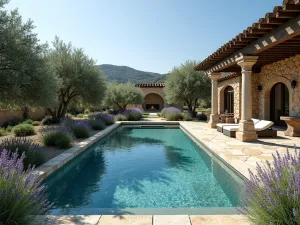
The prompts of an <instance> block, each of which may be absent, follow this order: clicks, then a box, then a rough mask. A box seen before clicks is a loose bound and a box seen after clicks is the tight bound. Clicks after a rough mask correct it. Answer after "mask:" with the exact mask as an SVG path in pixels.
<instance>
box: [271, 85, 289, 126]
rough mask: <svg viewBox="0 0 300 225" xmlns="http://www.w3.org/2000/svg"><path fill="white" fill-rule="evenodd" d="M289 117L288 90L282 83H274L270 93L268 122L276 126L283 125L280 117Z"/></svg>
mask: <svg viewBox="0 0 300 225" xmlns="http://www.w3.org/2000/svg"><path fill="white" fill-rule="evenodd" d="M288 115H289V89H288V87H287V86H286V85H285V84H284V83H281V82H279V83H276V84H274V86H273V87H272V88H271V92H270V120H271V121H273V122H274V123H275V124H276V125H285V123H284V121H281V120H280V117H281V116H288Z"/></svg>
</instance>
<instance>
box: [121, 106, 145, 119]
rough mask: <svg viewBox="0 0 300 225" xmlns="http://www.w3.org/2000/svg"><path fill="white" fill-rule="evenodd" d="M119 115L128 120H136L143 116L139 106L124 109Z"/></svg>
mask: <svg viewBox="0 0 300 225" xmlns="http://www.w3.org/2000/svg"><path fill="white" fill-rule="evenodd" d="M121 115H123V116H125V117H126V119H127V120H128V121H138V120H140V119H141V118H142V117H143V112H142V110H140V109H139V108H131V109H126V110H124V111H123V112H122V113H121Z"/></svg>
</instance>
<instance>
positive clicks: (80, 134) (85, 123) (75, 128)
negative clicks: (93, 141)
mask: <svg viewBox="0 0 300 225" xmlns="http://www.w3.org/2000/svg"><path fill="white" fill-rule="evenodd" d="M62 123H63V124H64V125H65V126H66V127H68V128H69V129H70V130H71V131H72V133H73V134H74V136H75V138H88V137H89V136H90V131H89V128H90V125H91V124H90V121H89V120H73V119H71V118H69V117H66V118H64V120H63V121H62Z"/></svg>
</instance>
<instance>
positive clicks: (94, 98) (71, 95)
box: [48, 37, 106, 119]
mask: <svg viewBox="0 0 300 225" xmlns="http://www.w3.org/2000/svg"><path fill="white" fill-rule="evenodd" d="M48 63H49V67H50V68H51V71H52V73H53V74H54V76H55V77H56V78H57V79H58V82H59V90H58V100H59V103H58V105H57V107H56V108H55V110H53V109H49V111H50V113H51V114H52V116H55V117H56V118H58V119H59V118H61V117H63V116H64V115H65V114H66V112H67V108H68V106H69V104H70V103H71V102H72V101H75V100H76V101H81V102H82V103H83V104H86V105H91V106H93V105H99V104H100V103H101V102H102V99H103V96H104V92H105V89H106V80H105V77H104V75H103V74H102V72H101V71H100V69H99V67H98V66H97V65H96V62H95V61H94V60H93V59H91V58H89V57H88V56H87V55H86V54H85V53H84V51H83V50H82V49H79V48H75V47H73V46H72V44H71V43H68V44H66V43H64V42H63V41H61V40H60V39H59V38H58V37H56V38H55V40H54V41H53V49H51V50H50V51H49V54H48Z"/></svg>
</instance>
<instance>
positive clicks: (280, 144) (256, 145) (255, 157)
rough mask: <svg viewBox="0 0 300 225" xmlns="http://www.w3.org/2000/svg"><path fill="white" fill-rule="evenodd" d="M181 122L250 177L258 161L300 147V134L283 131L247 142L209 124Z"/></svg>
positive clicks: (200, 139)
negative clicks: (296, 135)
mask: <svg viewBox="0 0 300 225" xmlns="http://www.w3.org/2000/svg"><path fill="white" fill-rule="evenodd" d="M180 125H181V126H182V127H183V128H184V129H186V130H187V131H188V132H189V133H190V134H192V136H194V138H195V139H197V140H198V141H200V142H202V143H203V144H204V145H206V146H207V147H208V148H209V149H210V150H212V151H213V152H214V153H216V154H217V155H218V156H220V157H221V158H222V159H224V160H225V161H226V162H227V163H228V164H230V165H231V166H232V167H234V168H235V169H236V170H237V171H239V172H240V173H241V174H242V175H244V176H245V177H247V178H249V173H248V169H251V170H252V171H253V172H255V167H256V164H257V163H258V164H261V165H263V164H265V162H266V160H269V161H272V160H273V157H272V154H276V151H278V153H279V154H280V155H284V154H286V150H287V148H289V149H290V152H291V153H293V152H294V150H293V148H294V145H296V146H299V147H300V138H299V137H287V136H285V135H284V133H283V131H278V137H277V138H259V139H258V141H256V142H248V143H247V142H241V141H238V140H236V139H235V138H230V137H227V136H225V135H223V134H222V133H220V132H218V131H217V130H216V129H211V128H209V127H208V126H207V123H201V122H180ZM299 147H297V149H300V148H299Z"/></svg>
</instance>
